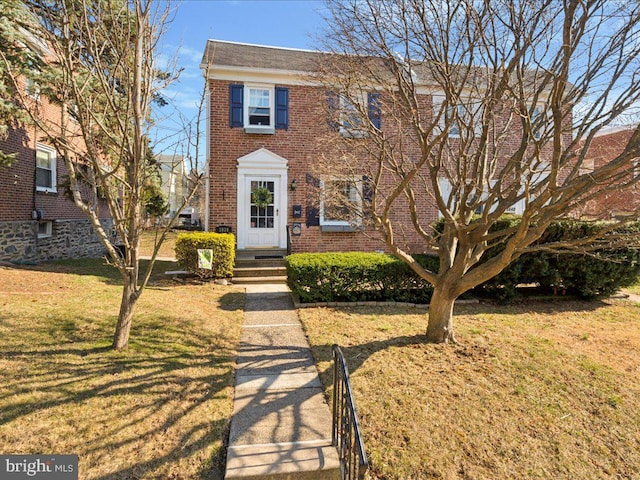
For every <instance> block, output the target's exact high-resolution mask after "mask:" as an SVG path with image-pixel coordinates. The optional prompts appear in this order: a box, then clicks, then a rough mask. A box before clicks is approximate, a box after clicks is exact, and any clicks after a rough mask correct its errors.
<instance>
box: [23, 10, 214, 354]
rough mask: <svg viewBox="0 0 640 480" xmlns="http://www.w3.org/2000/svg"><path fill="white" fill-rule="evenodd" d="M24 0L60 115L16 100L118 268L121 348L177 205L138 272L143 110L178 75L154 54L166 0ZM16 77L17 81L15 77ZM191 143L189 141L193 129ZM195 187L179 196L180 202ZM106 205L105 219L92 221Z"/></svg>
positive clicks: (145, 171) (147, 121)
mask: <svg viewBox="0 0 640 480" xmlns="http://www.w3.org/2000/svg"><path fill="white" fill-rule="evenodd" d="M26 4H27V7H28V8H29V9H30V12H31V14H32V15H33V16H34V17H35V18H36V19H37V20H38V22H39V24H38V26H37V27H34V28H35V31H34V32H33V34H34V35H37V36H38V38H41V39H42V41H43V44H44V45H46V58H45V62H44V66H43V68H42V70H41V72H40V75H39V77H38V82H39V84H40V89H41V93H42V95H43V96H45V97H46V98H47V99H48V100H49V101H50V102H52V103H53V104H57V105H58V106H59V107H60V111H61V114H60V118H59V119H57V120H52V119H51V118H48V117H47V116H44V115H41V114H40V112H39V111H38V109H39V108H42V106H41V105H39V104H34V102H29V101H28V99H26V98H24V99H21V100H22V103H23V104H24V105H26V106H27V107H29V113H30V116H31V118H32V120H33V121H34V122H35V123H36V125H37V126H38V128H39V129H40V130H41V132H42V134H43V136H44V137H45V138H46V139H47V141H48V142H51V143H52V145H53V146H55V148H56V150H58V152H60V153H61V154H62V156H63V158H64V161H65V165H66V167H67V170H68V172H69V185H68V187H69V190H70V194H71V195H72V197H73V200H74V202H75V204H76V206H78V207H79V208H80V209H81V210H82V211H83V212H84V213H85V214H86V215H87V217H88V219H89V220H90V222H91V224H92V226H93V228H94V230H95V232H96V233H97V234H98V236H99V238H100V239H101V241H102V243H103V245H104V247H105V248H106V250H107V252H108V255H109V258H110V261H111V263H112V264H113V265H114V266H115V267H116V268H117V269H118V270H119V272H120V275H121V276H122V280H123V291H122V299H121V304H120V312H119V315H118V321H117V325H116V329H115V334H114V339H113V348H115V349H118V350H120V349H123V348H126V347H127V345H128V342H129V332H130V329H131V324H132V319H133V313H134V307H135V305H136V302H137V301H138V299H139V298H140V295H141V294H142V292H143V290H144V288H145V287H146V285H147V284H148V282H149V279H150V277H151V273H152V270H153V267H154V263H155V259H156V255H157V253H158V250H159V248H160V245H161V243H162V241H164V238H165V236H166V233H167V232H168V230H169V228H170V227H171V226H172V225H173V224H174V223H175V221H176V217H177V215H178V213H179V211H180V210H181V209H178V211H177V212H176V214H175V216H174V217H173V218H172V219H171V221H170V222H169V223H168V225H166V227H165V228H164V230H163V231H162V232H161V234H160V235H159V237H158V238H157V240H156V244H155V248H154V251H153V255H152V258H151V261H150V262H149V263H148V264H147V267H146V269H144V270H142V271H141V269H140V262H139V260H140V259H139V244H140V235H141V233H142V230H143V227H144V208H145V205H144V203H145V195H144V189H145V188H146V186H147V185H148V183H149V180H150V177H151V176H153V175H155V172H154V168H152V166H151V165H150V163H151V162H153V156H152V155H149V149H150V148H151V147H150V142H149V139H150V138H151V135H150V133H151V129H152V127H153V121H152V116H151V111H152V107H153V106H154V103H155V104H157V103H162V89H163V88H164V87H166V86H167V85H168V84H169V83H170V82H172V81H173V80H175V79H176V78H177V75H178V72H177V71H171V72H165V71H162V70H161V68H160V66H159V65H158V62H157V57H156V55H157V48H158V41H159V39H160V38H161V36H162V34H163V32H164V30H165V28H166V26H167V25H168V21H169V17H170V10H169V5H168V4H166V3H165V4H162V5H161V6H159V5H158V4H155V3H154V2H152V1H150V0H148V1H146V0H74V1H64V2H56V1H48V0H32V1H28V2H26ZM16 74H17V73H16ZM14 81H15V82H16V83H17V82H18V81H19V79H18V78H17V76H16V77H15V78H14ZM18 90H19V89H18ZM18 94H20V92H18ZM203 98H204V96H203ZM49 117H50V116H49ZM195 128H199V126H197V127H195ZM196 137H199V135H196ZM195 142H196V150H197V142H198V139H197V138H196V140H195ZM190 153H193V152H191V150H190ZM190 156H191V155H190ZM193 158H197V151H196V152H195V153H194V154H193ZM197 187H198V185H197V184H195V185H194V188H193V189H192V190H191V192H189V193H188V194H187V195H185V198H183V207H184V205H186V204H187V203H188V201H189V200H190V198H191V196H193V194H194V192H195V189H196V188H197ZM105 204H106V207H107V208H108V211H109V214H110V217H111V219H112V227H111V228H108V227H107V226H105V225H103V223H101V220H100V219H101V215H100V208H101V206H102V207H103V208H104V206H105ZM116 244H121V245H122V249H118V248H116V246H115V245H116Z"/></svg>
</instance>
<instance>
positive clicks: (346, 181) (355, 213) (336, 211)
mask: <svg viewBox="0 0 640 480" xmlns="http://www.w3.org/2000/svg"><path fill="white" fill-rule="evenodd" d="M320 188H321V191H322V198H321V202H320V225H321V226H328V227H341V228H339V231H348V230H352V228H351V227H352V226H354V225H361V224H362V180H360V179H358V180H354V179H350V178H332V179H330V180H326V181H323V182H321V183H320ZM323 230H329V229H327V228H323Z"/></svg>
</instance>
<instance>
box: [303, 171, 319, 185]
mask: <svg viewBox="0 0 640 480" xmlns="http://www.w3.org/2000/svg"><path fill="white" fill-rule="evenodd" d="M305 182H306V183H307V185H311V186H313V187H314V188H320V179H318V178H316V177H314V176H313V175H311V174H310V173H307V174H306V175H305Z"/></svg>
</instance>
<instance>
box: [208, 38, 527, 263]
mask: <svg viewBox="0 0 640 480" xmlns="http://www.w3.org/2000/svg"><path fill="white" fill-rule="evenodd" d="M322 55H324V54H323V53H320V52H316V51H306V50H296V49H287V48H277V47H268V46H259V45H249V44H242V43H232V42H226V41H218V40H209V41H208V43H207V46H206V49H205V52H204V56H203V61H202V69H203V71H204V73H205V75H206V77H207V88H208V96H207V98H208V106H207V111H208V116H207V121H208V124H207V149H208V150H207V163H208V177H207V179H206V195H207V198H206V205H207V208H206V211H205V230H208V231H215V230H216V229H219V230H225V229H227V228H230V229H231V231H232V232H233V233H235V234H236V239H237V248H238V250H240V251H242V250H250V249H285V248H287V247H289V248H290V251H292V252H294V253H296V252H325V251H349V250H362V251H374V250H384V249H385V245H384V243H382V242H381V241H380V239H379V238H378V236H377V235H376V234H375V233H373V232H372V230H371V229H368V228H367V227H366V226H364V225H363V226H361V228H354V227H353V222H347V221H345V220H344V219H342V218H340V217H339V215H333V214H332V212H331V208H329V207H328V206H327V203H326V195H325V193H324V192H325V190H327V189H326V186H327V183H326V182H330V181H334V180H331V179H327V178H326V177H325V178H322V177H319V176H318V175H316V174H315V173H314V166H315V165H316V164H317V163H318V161H319V159H321V158H322V159H327V158H331V157H332V156H333V157H334V158H335V161H336V162H338V159H339V158H340V155H341V151H340V148H339V147H338V146H337V145H338V144H339V143H340V140H342V139H341V138H340V136H341V135H342V136H345V132H344V131H343V129H342V127H339V128H336V127H335V125H332V122H331V121H329V120H328V118H327V105H328V102H329V106H330V103H331V101H332V99H331V98H328V94H329V93H330V92H328V91H327V89H326V87H324V86H322V85H321V84H320V83H319V82H317V81H316V82H314V80H313V74H314V72H317V65H318V62H319V60H320V56H322ZM427 90H428V89H425V90H423V91H425V92H426V91H427ZM380 95H381V94H380V93H376V92H373V91H372V92H367V93H366V94H364V95H363V98H362V102H363V104H364V103H366V104H367V108H368V112H369V119H370V120H371V121H372V122H373V123H374V125H376V127H377V128H382V129H385V128H387V126H388V125H389V123H390V122H389V121H388V119H385V118H384V117H382V118H381V113H380V110H379V109H376V105H377V102H378V101H379V96H380ZM420 97H421V98H419V102H420V103H421V104H422V105H424V108H425V109H431V111H433V109H434V108H435V106H436V105H437V99H436V98H434V96H433V94H429V93H424V94H421V95H420ZM333 101H339V99H338V100H336V99H333ZM427 111H429V110H427ZM347 121H348V119H347ZM451 134H454V132H453V131H451V132H450V135H451ZM332 135H333V137H332ZM332 138H333V141H332ZM320 139H322V140H320ZM513 148H517V145H515V146H513ZM366 180H367V178H366V177H365V176H363V177H362V181H361V182H360V181H359V180H358V181H355V182H352V183H350V184H347V183H344V184H343V185H342V188H343V190H342V195H344V196H345V197H353V198H354V201H355V199H356V198H358V197H360V198H363V199H365V201H366V197H367V192H366V185H367V182H366ZM336 182H340V180H339V179H338V180H336ZM443 182H444V181H443ZM441 185H442V188H443V190H444V191H446V188H447V186H446V182H444V183H441ZM261 187H262V188H261ZM256 189H261V191H262V192H265V189H266V191H268V194H266V199H267V200H269V202H267V203H265V204H264V205H263V206H262V207H261V206H259V205H256V203H255V196H254V195H252V192H255V191H256ZM318 191H319V193H318ZM419 202H420V205H419V207H420V214H421V215H422V220H423V221H424V223H428V222H431V221H435V220H436V219H437V218H438V210H437V208H436V207H435V205H434V204H433V203H431V202H430V200H429V199H427V198H421V199H419ZM523 208H524V202H523V201H519V202H517V203H516V204H514V205H513V206H512V207H511V208H510V209H509V210H508V211H509V212H511V213H516V214H518V213H522V211H523ZM394 221H395V222H396V223H397V226H396V231H397V232H399V235H401V236H402V238H403V242H404V244H405V246H406V248H408V249H409V250H410V251H414V252H415V251H421V250H423V247H422V244H423V243H424V242H422V241H421V238H420V237H419V235H418V234H417V233H416V232H415V230H414V229H413V227H412V226H411V219H410V216H409V213H408V209H406V208H403V206H402V204H400V205H399V206H398V207H397V212H396V215H395V217H394ZM220 227H222V228H220Z"/></svg>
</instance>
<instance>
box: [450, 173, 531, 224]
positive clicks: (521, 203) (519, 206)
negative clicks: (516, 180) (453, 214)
mask: <svg viewBox="0 0 640 480" xmlns="http://www.w3.org/2000/svg"><path fill="white" fill-rule="evenodd" d="M495 183H496V181H495V180H492V181H491V187H493V186H494V185H495ZM438 184H439V185H440V192H441V193H442V199H443V200H444V202H445V203H447V202H448V201H449V197H450V196H451V194H452V191H453V189H452V187H451V182H449V180H448V179H447V178H439V179H438ZM487 196H488V193H485V194H483V199H486V198H487ZM456 201H457V200H454V202H453V203H452V204H451V209H454V208H455V202H456ZM524 208H525V199H524V198H521V199H520V200H518V201H517V202H515V203H514V204H513V205H511V206H510V207H508V208H506V209H505V211H504V213H505V214H512V215H522V214H523V213H524ZM494 209H495V206H492V207H491V210H490V211H493V210H494ZM442 217H443V215H442V212H441V211H439V210H438V218H442Z"/></svg>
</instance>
